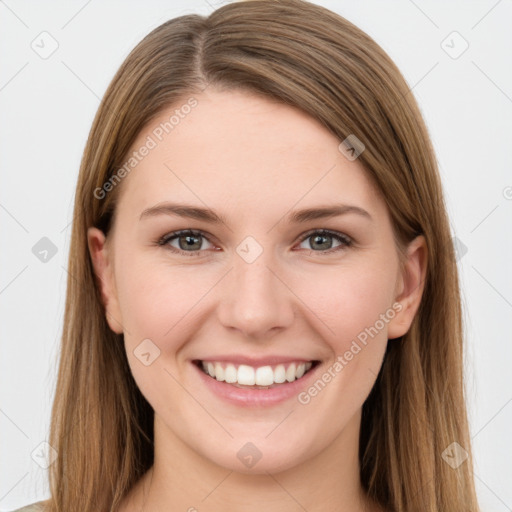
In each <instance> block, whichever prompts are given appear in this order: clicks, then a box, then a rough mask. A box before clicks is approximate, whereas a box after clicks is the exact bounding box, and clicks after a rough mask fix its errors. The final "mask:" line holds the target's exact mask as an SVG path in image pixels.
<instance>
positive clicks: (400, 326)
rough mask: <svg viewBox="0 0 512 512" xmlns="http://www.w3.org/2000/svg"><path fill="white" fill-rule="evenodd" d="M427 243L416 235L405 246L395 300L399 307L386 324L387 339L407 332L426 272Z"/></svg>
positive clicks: (423, 238)
mask: <svg viewBox="0 0 512 512" xmlns="http://www.w3.org/2000/svg"><path fill="white" fill-rule="evenodd" d="M427 251H428V249H427V244H426V241H425V237H424V236H422V235H420V236H417V237H416V238H415V239H414V240H413V241H412V242H411V243H410V244H409V247H408V248H407V255H406V261H405V262H404V268H403V271H402V273H401V276H400V286H399V291H398V293H397V296H396V298H395V302H398V303H400V305H401V309H400V311H399V312H398V313H397V314H396V316H395V317H394V318H393V319H392V320H391V321H390V322H389V324H388V339H394V338H399V337H400V336H403V335H404V334H406V333H407V331H408V330H409V329H410V327H411V324H412V322H413V320H414V317H415V315H416V312H417V311H418V308H419V306H420V303H421V297H422V295H423V289H424V285H425V276H426V274H427V255H428V252H427Z"/></svg>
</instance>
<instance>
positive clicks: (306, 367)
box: [194, 360, 320, 389]
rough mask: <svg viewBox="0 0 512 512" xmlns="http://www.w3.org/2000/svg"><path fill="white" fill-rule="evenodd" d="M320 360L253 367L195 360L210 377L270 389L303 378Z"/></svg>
mask: <svg viewBox="0 0 512 512" xmlns="http://www.w3.org/2000/svg"><path fill="white" fill-rule="evenodd" d="M319 362H320V361H308V362H304V361H296V362H289V363H283V364H276V365H265V366H258V367H253V366H250V365H246V364H236V363H230V362H223V361H199V360H198V361H194V363H195V364H196V365H197V366H198V367H199V368H200V369H201V370H202V371H203V372H204V373H205V374H206V375H208V376H209V377H211V378H213V379H215V380H217V381H218V382H225V383H227V384H232V385H233V386H235V387H241V388H242V387H243V388H252V389H270V388H273V387H276V386H280V385H283V384H286V383H291V382H294V381H296V380H299V379H300V378H302V377H303V376H304V375H305V374H307V373H308V372H309V371H310V370H311V369H312V368H313V367H315V366H316V365H317V364H319Z"/></svg>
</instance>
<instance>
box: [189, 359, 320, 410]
mask: <svg viewBox="0 0 512 512" xmlns="http://www.w3.org/2000/svg"><path fill="white" fill-rule="evenodd" d="M192 366H193V367H194V368H195V369H196V371H197V372H198V373H199V377H200V378H201V379H202V381H203V382H204V383H205V385H206V387H207V388H208V389H209V390H210V391H211V392H212V393H213V394H214V395H216V396H219V397H221V398H223V399H224V400H226V401H228V402H230V403H232V404H235V405H237V406H239V407H258V406H261V407H268V406H272V405H276V404H279V403H282V402H284V401H286V400H289V399H290V398H292V397H296V396H297V395H298V394H299V393H300V392H301V391H303V390H304V389H305V388H306V387H307V386H308V385H309V384H310V382H311V380H312V379H313V378H314V376H315V374H316V373H317V370H318V368H319V367H320V366H321V364H317V365H316V366H315V367H314V368H312V369H311V370H309V371H308V372H307V373H306V374H304V375H303V376H302V377H301V378H300V379H297V380H294V381H293V382H287V383H283V384H279V385H278V386H276V387H275V388H270V389H250V388H237V387H236V386H232V385H231V384H228V383H226V382H220V381H218V380H217V379H215V378H213V377H210V376H209V375H206V373H205V372H203V371H202V370H201V369H200V368H199V367H198V366H197V365H196V364H195V363H192Z"/></svg>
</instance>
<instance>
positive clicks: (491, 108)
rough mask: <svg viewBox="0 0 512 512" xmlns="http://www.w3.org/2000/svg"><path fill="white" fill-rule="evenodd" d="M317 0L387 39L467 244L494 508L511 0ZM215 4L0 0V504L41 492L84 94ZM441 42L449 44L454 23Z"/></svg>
mask: <svg viewBox="0 0 512 512" xmlns="http://www.w3.org/2000/svg"><path fill="white" fill-rule="evenodd" d="M317 3H319V4H321V5H324V6H325V7H328V8H330V9H332V10H334V11H336V12H338V13H339V14H341V15H342V16H344V17H346V18H347V19H348V20H350V21H352V22H353V23H355V24H356V25H357V26H359V27H360V28H362V29H363V30H364V31H366V32H367V33H368V34H369V35H370V36H372V37H373V38H374V39H375V40H376V41H377V42H378V43H379V44H380V45H381V46H382V47H383V48H384V50H385V51H387V52H388V53H389V55H390V56H391V58H392V59H393V60H394V61H395V62H396V63H397V65H398V67H399V68H400V70H401V71H402V73H403V74H404V76H405V78H406V80H407V82H408V83H409V85H410V87H411V88H412V93H413V94H414V95H415V96H416V98H417V99H418V101H419V104H420V107H421V110H422V112H423V115H424V116H425V120H426V122H427V125H428V127H429V130H430V133H431V136H432V140H433V143H434V147H435V150H436V153H437V156H438V160H439V164H440V170H441V174H442V179H443V183H444V187H445V194H446V199H447V203H448V209H449V215H450V218H451V222H452V228H453V233H454V235H456V236H457V238H458V239H459V240H460V242H461V243H462V244H464V246H465V248H466V249H467V252H466V253H465V254H464V255H463V256H462V257H461V259H460V260H459V264H460V269H461V280H462V287H463V295H464V306H465V311H466V313H465V315H466V330H467V334H468V353H467V393H468V404H469V413H470V423H471V434H472V438H473V444H474V452H475V459H476V463H475V476H476V483H477V489H478V493H479V496H480V500H481V505H482V510H483V511H486V512H505V511H507V510H508V511H510V510H512V486H511V485H510V484H511V483H512V463H511V460H512V443H511V441H510V432H511V426H512V377H511V374H512V370H511V366H512V339H511V338H512V337H511V334H510V325H511V318H512V271H511V262H512V236H511V232H512V230H511V224H512V223H511V220H512V200H511V199H512V172H511V169H512V165H511V164H512V152H511V151H510V148H511V145H512V144H511V135H512V59H511V53H512V31H511V30H510V26H511V21H512V4H511V3H510V1H507V0H503V1H496V0H490V1H487V0H485V1H483V0H482V1H478V2H476V1H467V2H453V1H452V2H441V1H431V2H425V1H423V2H420V1H419V0H418V1H417V2H416V3H415V2H413V1H411V0H403V1H387V2H380V1H378V0H372V1H368V0H367V1H365V2H354V1H353V0H342V1H336V2H335V1H319V2H317ZM219 5H220V4H219ZM215 7H216V5H215V4H214V2H213V0H210V3H207V2H206V1H204V0H196V1H191V2H185V1H184V0H182V1H179V2H178V1H174V2H171V1H169V0H167V1H156V0H151V1H145V2H138V3H135V2H134V1H123V2H122V1H110V2H100V1H98V0H89V1H80V2H78V1H69V0H68V1H66V2H64V1H62V2H57V1H47V2H35V1H32V2H29V1H26V2H20V1H15V0H5V1H0V62H1V66H0V113H1V123H0V169H1V180H2V181H1V187H0V223H1V224H0V225H1V235H0V236H1V240H0V244H1V248H2V250H1V252H0V307H1V317H0V329H1V335H2V338H1V339H2V357H1V358H0V379H1V387H0V431H1V433H0V435H1V439H2V444H1V448H0V449H1V452H0V460H1V461H2V463H1V466H0V510H12V509H14V508H17V507H20V506H22V505H24V504H27V503H30V502H33V501H36V500H39V499H45V498H46V497H48V488H47V477H46V471H45V470H43V469H42V468H41V467H39V466H38V465H37V464H36V463H35V462H34V460H33V459H32V458H31V453H32V451H33V450H34V449H36V447H38V445H39V444H40V443H41V442H43V441H44V440H46V439H47V435H48V424H49V415H50V409H51V403H52V400H53V392H54V385H55V374H56V358H57V355H58V351H57V350H58V344H59V338H60V334H61V328H62V318H63V310H64V300H65V283H66V277H67V274H66V267H67V253H68V249H69V236H70V228H69V223H70V221H71V214H72V203H73V196H74V188H75V183H76V179H77V174H78V168H79V163H80V158H81V153H82V151H83V148H84V145H85V141H86V137H87V135H88V132H89V129H90V126H91V123H92V120H93V116H94V114H95V111H96V109H97V107H98V105H99V99H100V98H101V97H102V95H103V93H104V91H105V89H106V87H107V85H108V83H109V82H110V80H111V78H112V76H113V75H114V73H115V71H116V70H117V68H118V67H119V66H120V64H121V62H122V61H123V60H124V58H125V57H126V55H127V54H128V52H129V51H130V50H131V49H132V48H133V46H135V44H137V43H138V42H139V41H140V40H141V39H142V38H143V37H144V36H145V35H146V34H147V33H148V32H149V31H150V30H152V29H153V28H155V27H156V26H158V25H159V24H161V23H163V22H164V21H166V20H168V19H170V18H174V17H176V16H179V15H182V14H189V13H198V14H208V13H210V12H211V11H212V10H213V9H214V8H215ZM43 31H47V32H48V33H49V34H51V36H52V37H53V38H54V39H55V40H56V41H57V42H58V48H57V50H56V51H55V52H54V53H53V54H52V55H51V56H50V57H48V58H47V59H42V58H41V57H40V56H39V55H38V54H37V53H36V52H35V51H34V50H33V49H32V48H31V43H32V41H34V40H35V41H36V43H37V42H38V41H40V39H38V36H39V34H40V33H41V32H43ZM453 31H457V32H458V33H459V34H460V35H461V36H462V37H463V38H464V39H465V40H466V41H467V42H468V43H469V48H468V49H467V50H466V51H465V52H464V53H463V54H462V55H461V56H460V57H458V58H457V59H453V58H451V57H450V56H449V55H448V54H447V53H446V51H445V49H443V47H442V45H441V43H442V41H443V40H445V39H446V38H447V36H448V35H449V34H451V33H452V32H453ZM44 37H48V36H44ZM454 37H455V39H454ZM452 41H453V42H452ZM445 44H447V45H450V46H453V49H452V50H451V51H452V52H453V51H456V50H457V49H459V48H461V46H460V44H461V41H460V39H457V36H450V38H449V39H448V40H447V42H446V43H445ZM48 47H49V46H48V44H47V45H46V48H48ZM42 237H48V238H49V239H50V240H51V241H52V242H53V243H54V244H55V246H56V248H57V253H56V255H55V256H54V257H53V258H51V259H50V260H49V261H47V262H46V263H43V262H41V261H40V260H39V259H38V258H36V256H35V255H34V254H33V252H32V247H33V246H34V245H35V244H36V242H38V241H39V240H40V239H41V238H42ZM461 254H462V253H461ZM85 313H86V312H84V314H85ZM447 512H448V511H447Z"/></svg>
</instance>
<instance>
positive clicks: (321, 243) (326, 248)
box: [301, 229, 352, 254]
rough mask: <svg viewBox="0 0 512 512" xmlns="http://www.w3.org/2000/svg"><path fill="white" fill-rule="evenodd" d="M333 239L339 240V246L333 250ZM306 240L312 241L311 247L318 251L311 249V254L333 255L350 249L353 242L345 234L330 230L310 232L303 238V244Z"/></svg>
mask: <svg viewBox="0 0 512 512" xmlns="http://www.w3.org/2000/svg"><path fill="white" fill-rule="evenodd" d="M332 239H334V240H337V241H338V242H339V245H338V246H336V247H334V248H332ZM306 240H312V242H311V246H312V247H313V248H315V247H316V248H317V249H319V250H316V249H310V252H320V253H324V254H332V253H334V252H338V251H340V250H343V249H345V248H346V247H349V246H350V245H351V244H352V240H351V239H350V238H349V237H348V236H347V235H344V234H343V233H338V232H337V231H329V230H328V229H320V230H316V231H310V232H308V233H306V235H305V236H303V237H302V240H301V243H303V242H305V241H306Z"/></svg>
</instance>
